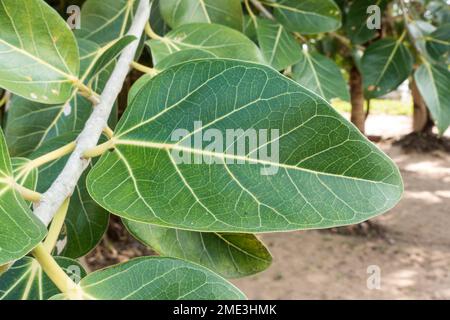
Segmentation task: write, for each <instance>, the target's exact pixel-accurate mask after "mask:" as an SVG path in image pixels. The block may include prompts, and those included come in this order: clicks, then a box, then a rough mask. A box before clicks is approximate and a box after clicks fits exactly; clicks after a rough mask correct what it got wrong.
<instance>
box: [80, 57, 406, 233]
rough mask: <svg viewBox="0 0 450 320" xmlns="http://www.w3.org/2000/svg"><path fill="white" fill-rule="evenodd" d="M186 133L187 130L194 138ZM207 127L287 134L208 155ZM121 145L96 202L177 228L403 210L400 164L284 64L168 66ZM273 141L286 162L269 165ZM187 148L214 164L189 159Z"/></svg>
mask: <svg viewBox="0 0 450 320" xmlns="http://www.w3.org/2000/svg"><path fill="white" fill-rule="evenodd" d="M199 121H201V122H202V125H199V124H198V122H199ZM176 129H185V130H186V131H187V132H185V133H186V134H187V135H186V136H184V138H183V139H184V141H183V142H180V141H179V140H178V138H179V137H175V138H174V137H173V136H174V133H178V132H176V131H175V132H174V130H176ZM206 129H217V130H218V131H219V132H220V133H222V134H223V136H225V134H226V130H233V129H235V130H236V129H241V130H244V132H245V131H246V130H255V131H256V133H258V132H259V133H260V134H261V131H259V130H268V129H270V130H275V129H276V130H278V132H277V133H278V137H277V136H276V135H275V134H276V133H274V132H273V131H270V132H271V134H270V135H271V137H272V138H270V137H268V139H269V140H263V138H261V147H264V148H261V147H260V148H257V149H258V151H259V152H256V149H253V148H252V150H248V151H249V152H246V155H242V156H238V157H236V156H234V155H233V154H229V153H226V154H224V152H223V151H220V150H217V149H214V148H212V149H211V148H210V150H209V151H208V150H206V151H205V150H204V149H205V148H206V147H207V146H208V145H210V144H211V143H209V142H206V141H204V142H200V143H197V142H196V145H195V146H189V145H188V146H186V145H187V142H188V141H189V140H190V138H192V136H193V135H194V134H197V135H196V136H198V135H199V132H200V131H204V130H206ZM268 134H269V132H267V135H268ZM272 134H273V135H272ZM196 139H197V138H196ZM174 140H175V141H174ZM197 140H198V139H197ZM264 141H266V143H264ZM113 142H114V146H115V148H114V150H112V151H111V152H107V153H105V154H104V155H103V156H102V157H101V159H100V160H99V162H98V163H97V164H96V165H95V167H94V168H93V169H92V170H91V172H90V174H89V176H88V179H87V186H88V190H89V193H90V194H91V196H92V198H93V199H94V200H95V201H97V202H98V203H99V204H100V205H101V206H103V207H104V208H106V209H107V210H109V211H110V212H113V213H115V214H117V215H119V216H122V217H124V218H126V219H130V220H134V221H138V222H146V223H151V224H155V225H160V226H166V227H173V228H179V229H186V230H193V231H206V232H244V233H246V232H247V233H248V232H250V233H257V232H270V231H287V230H299V229H311V228H326V227H332V226H337V225H345V224H351V223H358V222H361V221H363V220H366V219H369V218H372V217H374V216H376V215H378V214H380V213H382V212H385V211H387V210H389V209H390V208H392V207H393V206H394V205H395V204H396V203H397V202H398V200H399V199H400V196H401V194H402V189H403V185H402V181H401V177H400V174H399V172H398V169H397V167H396V166H395V164H394V163H393V162H392V161H391V160H390V159H389V158H388V157H387V156H385V155H384V154H383V153H382V152H381V151H380V150H379V149H378V148H377V147H376V146H374V145H373V144H372V143H370V142H369V141H368V140H367V139H366V138H365V137H364V136H362V135H361V134H360V133H359V131H358V130H357V129H356V128H355V127H354V126H353V125H352V124H350V123H348V122H347V121H346V120H345V119H344V118H343V117H342V116H341V115H339V114H338V113H337V112H336V111H335V110H334V109H333V108H332V107H331V106H330V105H329V104H328V103H327V102H326V101H324V100H323V99H321V98H320V97H318V96H316V95H315V94H313V93H312V92H310V91H309V90H307V89H304V88H303V87H301V86H300V85H298V84H297V83H295V82H294V81H292V80H290V79H288V78H286V77H284V76H283V75H281V74H280V73H279V72H277V71H276V70H274V69H272V68H269V67H265V66H262V65H257V64H252V63H245V62H240V61H234V60H216V59H208V60H203V61H196V62H190V63H185V64H181V65H177V66H175V67H172V68H170V69H168V70H166V71H164V72H162V73H160V74H159V75H158V76H156V77H155V78H153V79H152V80H151V81H149V82H147V84H145V85H144V87H142V88H141V90H140V91H139V92H138V94H137V95H136V97H135V98H134V99H133V100H132V103H131V105H130V106H129V107H128V108H127V110H126V112H125V114H124V115H123V117H122V118H121V120H120V122H119V124H118V126H117V128H116V131H115V136H114V138H113ZM228 143H229V149H231V148H234V149H235V148H236V144H237V143H236V139H233V141H229V142H228ZM228 143H227V147H228ZM277 145H279V148H277ZM265 147H267V149H271V150H274V155H279V160H278V159H274V158H275V157H274V158H270V159H269V160H264V159H266V158H267V157H265V155H264V152H263V150H264V149H266V148H265ZM231 150H233V149H231ZM250 151H251V152H250ZM267 151H269V150H267ZM277 151H279V152H277ZM177 153H179V154H183V155H184V156H187V157H188V158H189V160H191V161H192V156H195V158H196V159H197V160H198V159H199V158H201V156H204V161H201V162H202V163H200V164H189V163H183V164H177V163H176V161H174V155H176V156H177V157H178V156H179V155H177ZM256 153H258V154H259V155H260V157H259V158H258V159H255V156H256ZM200 160H202V159H200ZM212 160H215V161H212ZM242 160H245V161H244V162H246V165H244V164H240V163H238V162H242ZM211 162H212V163H211ZM214 162H217V163H214ZM226 162H229V163H226ZM271 170H272V171H271ZM367 195H370V196H369V197H368V196H367Z"/></svg>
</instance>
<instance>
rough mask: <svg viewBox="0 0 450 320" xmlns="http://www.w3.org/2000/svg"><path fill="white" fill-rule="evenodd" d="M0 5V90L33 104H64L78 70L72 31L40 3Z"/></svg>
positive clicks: (17, 0) (5, 1)
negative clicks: (3, 89)
mask: <svg viewBox="0 0 450 320" xmlns="http://www.w3.org/2000/svg"><path fill="white" fill-rule="evenodd" d="M1 4H2V5H1V6H0V26H1V28H0V87H3V88H5V89H7V90H9V91H11V92H13V93H15V94H17V95H19V96H22V97H25V98H26V99H28V100H33V101H36V102H41V103H50V104H55V103H63V102H65V101H66V100H67V99H68V98H69V97H70V95H71V94H72V91H73V86H72V80H73V79H74V78H75V79H76V78H77V77H78V71H79V66H80V65H79V57H78V47H77V43H76V41H75V37H74V36H73V34H72V31H71V30H70V29H69V27H68V25H67V24H66V22H65V21H64V20H63V19H62V18H61V17H60V16H59V15H58V13H57V12H56V11H54V10H53V9H52V8H51V7H50V6H49V5H47V4H46V3H45V2H44V1H42V0H2V1H1Z"/></svg>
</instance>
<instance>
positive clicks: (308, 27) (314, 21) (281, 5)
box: [263, 0, 342, 34]
mask: <svg viewBox="0 0 450 320" xmlns="http://www.w3.org/2000/svg"><path fill="white" fill-rule="evenodd" d="M263 3H264V4H265V5H267V6H270V7H272V8H273V10H274V15H275V17H276V19H277V20H278V21H279V22H280V23H281V24H283V25H284V26H285V27H286V29H288V30H289V31H297V32H301V33H304V34H314V33H321V32H327V31H334V30H336V29H339V28H340V26H341V19H342V15H341V11H340V10H339V7H338V6H337V5H336V3H335V2H334V1H333V0H304V1H298V0H276V1H272V0H267V1H263Z"/></svg>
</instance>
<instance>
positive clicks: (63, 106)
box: [0, 0, 448, 299]
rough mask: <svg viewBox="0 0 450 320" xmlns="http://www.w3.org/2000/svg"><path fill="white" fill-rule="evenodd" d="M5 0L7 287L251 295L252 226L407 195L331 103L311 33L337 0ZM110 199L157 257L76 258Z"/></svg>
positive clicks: (332, 75)
mask: <svg viewBox="0 0 450 320" xmlns="http://www.w3.org/2000/svg"><path fill="white" fill-rule="evenodd" d="M0 2H1V6H0V26H1V28H0V87H1V88H3V90H4V91H5V92H8V96H7V97H8V98H7V99H6V100H9V101H8V102H7V104H6V106H7V108H6V109H7V112H6V122H5V125H4V126H3V129H2V130H1V131H0V151H1V152H0V265H1V266H2V267H1V270H2V271H1V272H3V274H2V275H1V277H0V298H2V299H241V298H245V296H244V294H243V293H242V292H241V291H239V289H237V288H236V287H235V286H233V285H232V284H231V283H230V282H229V281H228V280H226V279H229V278H237V277H243V276H249V275H252V274H255V273H258V272H261V271H263V270H265V269H266V268H268V267H269V266H270V263H271V259H272V258H271V255H270V253H269V251H268V249H267V248H266V247H265V246H264V244H263V243H262V242H261V240H260V239H259V238H258V234H260V233H266V232H287V231H295V230H307V229H319V228H330V227H335V226H342V225H349V224H354V223H359V222H361V221H364V220H367V219H370V218H372V217H374V216H377V215H379V214H381V213H384V212H386V211H387V210H389V209H391V208H392V207H393V206H395V204H396V203H397V202H398V201H399V199H400V198H401V195H402V192H403V184H402V179H401V176H400V173H399V170H398V168H397V167H396V165H395V164H394V163H393V162H392V160H391V159H389V158H388V157H387V156H386V155H385V154H383V152H382V151H380V150H379V149H378V148H377V147H376V146H375V145H373V144H372V143H371V142H369V141H368V140H367V139H366V138H365V137H364V135H362V134H361V132H360V131H359V130H358V129H357V128H356V127H355V126H354V125H352V124H351V123H349V122H348V121H347V120H345V119H344V118H343V117H342V116H341V115H340V114H339V113H338V112H337V111H335V110H334V109H333V108H332V107H331V105H330V103H329V101H330V100H331V99H333V98H336V97H339V98H342V99H349V96H350V95H349V92H348V89H347V86H346V82H345V77H344V76H343V74H342V72H341V69H340V67H339V66H338V64H337V63H336V62H334V61H333V60H332V59H330V58H329V57H328V56H326V55H325V54H324V52H321V51H320V50H319V49H318V46H319V43H320V41H321V40H322V38H321V37H324V35H326V36H328V35H331V36H335V37H336V35H337V33H336V32H338V30H339V29H340V28H341V27H342V17H343V14H342V11H341V9H340V7H339V6H338V5H337V4H336V3H335V2H334V1H332V0H320V1H318V0H317V1H295V0H279V1H253V0H251V1H244V2H241V1H239V0H227V1H216V0H214V1H209V0H202V1H198V0H164V1H160V2H158V1H153V2H150V1H149V0H135V1H133V0H114V1H112V0H108V1H105V0H101V1H100V0H87V1H86V2H85V3H84V5H83V7H82V10H81V29H79V30H74V31H72V30H70V28H69V27H68V25H67V23H66V22H65V20H64V19H63V18H62V17H61V16H60V15H59V14H58V13H57V12H56V11H55V10H54V9H53V8H52V7H51V6H49V5H48V4H47V3H46V2H44V1H43V0H0ZM333 33H335V34H333ZM337 36H339V35H337ZM148 53H150V55H151V64H150V62H148V60H146V59H145V57H146V56H147V55H148ZM141 57H142V58H141ZM146 62H148V63H149V64H147V65H144V63H146ZM130 68H135V69H137V70H139V71H141V72H143V73H145V74H143V75H142V76H141V77H140V78H139V79H138V80H137V81H136V82H135V83H134V84H133V86H132V87H131V89H130V90H129V91H128V92H126V94H127V95H128V99H127V103H126V106H118V105H117V97H118V95H119V93H120V91H121V89H122V87H123V83H124V81H125V79H126V78H127V75H128V73H129V71H130ZM439 70H440V69H439ZM377 71H378V70H377ZM380 88H384V86H380ZM443 89H444V90H447V89H448V88H443ZM383 90H384V89H383ZM375 91H378V90H375ZM118 111H120V112H118ZM119 114H120V117H119ZM229 132H233V134H234V136H233V139H231V140H229V139H226V146H225V148H224V149H221V148H220V143H218V142H219V141H220V140H221V139H222V138H223V137H228V133H229ZM255 132H256V133H258V134H259V136H258V140H257V142H258V143H257V144H253V143H252V133H255ZM180 133H182V134H181V135H180V136H179V139H178V140H175V141H174V140H173V137H174V134H175V135H179V134H180ZM208 135H209V136H208ZM243 141H244V143H243ZM261 141H262V142H261ZM253 142H254V141H253ZM268 150H269V152H268ZM180 160H182V161H180ZM111 214H113V215H116V216H119V217H120V218H121V219H122V221H123V223H124V225H125V226H126V228H127V229H128V231H129V232H130V233H131V234H132V235H133V236H134V237H136V238H137V239H138V240H139V241H141V242H142V243H144V244H146V245H148V246H149V247H151V248H153V249H154V250H155V251H156V252H157V253H158V256H154V257H140V258H136V259H132V260H130V261H128V262H125V263H122V264H119V265H115V266H111V267H108V268H106V269H103V270H99V271H96V272H93V273H88V274H87V272H86V271H85V270H83V266H82V265H80V264H79V262H78V261H77V260H78V259H79V258H80V257H83V256H84V255H86V254H87V253H89V252H90V251H91V250H92V249H93V248H94V247H96V246H97V244H98V242H99V240H100V239H101V238H102V237H103V234H104V232H105V230H106V228H107V225H108V218H109V216H110V215H111Z"/></svg>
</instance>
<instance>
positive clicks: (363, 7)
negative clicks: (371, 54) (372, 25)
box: [345, 0, 387, 44]
mask: <svg viewBox="0 0 450 320" xmlns="http://www.w3.org/2000/svg"><path fill="white" fill-rule="evenodd" d="M371 5H376V6H378V7H379V8H380V11H381V13H382V12H383V11H384V9H385V8H386V5H387V0H376V1H374V0H357V1H353V2H352V3H351V5H350V8H349V11H348V13H347V15H346V19H345V31H346V33H347V35H348V37H349V38H350V40H351V41H352V42H353V43H354V44H363V43H366V42H367V41H369V40H372V39H374V38H375V37H376V36H377V34H378V32H379V31H380V30H377V29H369V28H368V27H367V21H368V18H369V14H368V13H367V8H368V7H369V6H371Z"/></svg>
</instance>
